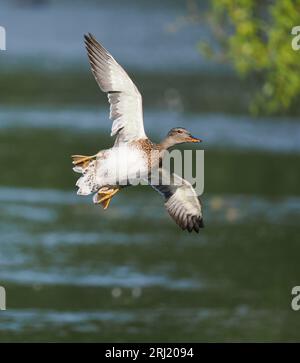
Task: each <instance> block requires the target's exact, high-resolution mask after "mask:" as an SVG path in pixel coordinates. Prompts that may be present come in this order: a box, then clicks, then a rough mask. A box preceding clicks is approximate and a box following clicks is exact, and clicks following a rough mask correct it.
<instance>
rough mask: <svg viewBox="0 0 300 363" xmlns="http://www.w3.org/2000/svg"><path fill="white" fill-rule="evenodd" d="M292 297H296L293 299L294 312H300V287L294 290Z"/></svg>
mask: <svg viewBox="0 0 300 363" xmlns="http://www.w3.org/2000/svg"><path fill="white" fill-rule="evenodd" d="M292 295H293V296H294V297H293V299H292V303H291V306H292V309H293V310H294V311H299V310H300V286H294V287H293V288H292Z"/></svg>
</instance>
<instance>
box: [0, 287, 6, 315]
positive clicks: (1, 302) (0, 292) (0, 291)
mask: <svg viewBox="0 0 300 363" xmlns="http://www.w3.org/2000/svg"><path fill="white" fill-rule="evenodd" d="M0 310H6V291H5V288H4V287H2V286H0Z"/></svg>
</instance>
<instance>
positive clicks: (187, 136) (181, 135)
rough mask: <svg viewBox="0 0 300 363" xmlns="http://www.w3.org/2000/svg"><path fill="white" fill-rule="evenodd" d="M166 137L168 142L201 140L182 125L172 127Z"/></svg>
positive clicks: (179, 142)
mask: <svg viewBox="0 0 300 363" xmlns="http://www.w3.org/2000/svg"><path fill="white" fill-rule="evenodd" d="M167 138H168V139H169V142H170V144H173V145H176V144H182V143H185V142H193V143H194V142H202V140H201V139H198V138H197V137H194V136H192V134H191V133H190V132H189V131H188V130H187V129H185V128H183V127H174V128H173V129H171V130H170V131H169V132H168V135H167Z"/></svg>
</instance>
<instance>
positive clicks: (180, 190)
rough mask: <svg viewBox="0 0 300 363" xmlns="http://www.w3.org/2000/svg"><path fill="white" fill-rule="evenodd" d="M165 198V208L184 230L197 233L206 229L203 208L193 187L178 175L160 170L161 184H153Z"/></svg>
mask: <svg viewBox="0 0 300 363" xmlns="http://www.w3.org/2000/svg"><path fill="white" fill-rule="evenodd" d="M151 186H152V188H153V189H155V190H156V191H158V192H159V193H160V194H161V195H162V196H163V197H164V198H165V207H166V209H167V211H168V213H169V214H170V216H171V217H172V218H173V219H174V221H175V222H176V223H177V224H178V225H179V226H180V227H181V228H182V229H183V230H185V229H187V230H188V231H189V232H192V231H193V230H194V231H196V232H197V233H198V232H199V230H200V228H203V227H204V224H203V215H202V206H201V202H200V199H199V198H198V196H197V194H196V192H195V189H194V188H193V186H192V185H191V184H190V183H189V182H188V181H187V180H185V179H183V178H181V177H180V176H179V175H177V174H171V178H170V174H169V172H168V171H166V170H164V169H161V170H160V183H157V184H151Z"/></svg>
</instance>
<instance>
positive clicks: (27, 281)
mask: <svg viewBox="0 0 300 363" xmlns="http://www.w3.org/2000/svg"><path fill="white" fill-rule="evenodd" d="M70 107H71V106H70ZM44 112H45V113H47V110H46V109H45V111H44ZM18 121H19V124H22V120H18ZM110 142H111V140H110V139H109V138H108V137H107V132H105V131H104V132H102V131H99V132H93V130H89V129H87V130H84V131H78V130H77V131H74V130H72V129H61V128H60V129H58V128H56V127H50V126H49V127H46V128H45V127H43V128H39V127H21V126H19V127H15V126H13V127H5V128H3V129H2V130H1V134H0V162H1V165H2V173H1V186H0V216H1V219H0V229H1V248H0V281H1V285H2V286H4V287H5V288H6V292H7V311H5V312H0V340H1V341H161V340H164V341H237V340H238V341H279V340H280V341H296V340H298V339H299V331H300V314H299V313H297V312H294V311H292V310H291V307H290V303H291V289H292V287H293V286H295V285H299V278H300V264H299V253H300V247H299V233H300V228H299V214H300V197H299V188H298V180H299V177H300V175H299V173H300V172H299V168H298V166H299V161H300V160H299V159H300V156H299V154H298V153H286V152H285V153H280V152H266V151H262V150H258V149H257V150H255V149H254V150H242V149H230V148H227V147H226V148H224V147H223V148H222V147H221V146H220V145H209V142H207V143H206V144H208V146H206V151H205V194H204V195H203V198H202V199H203V204H204V214H205V225H206V227H205V229H204V230H203V231H201V233H200V234H199V235H196V234H188V233H185V232H182V231H181V230H179V229H178V228H177V226H176V225H175V224H174V223H173V222H172V220H171V219H170V218H169V217H168V215H167V214H166V212H165V211H164V208H163V202H162V200H161V198H160V196H159V195H157V194H156V193H155V192H154V191H152V190H151V189H150V188H147V187H137V188H135V189H133V188H132V189H128V190H124V191H122V193H120V194H119V195H118V196H116V197H115V198H114V200H113V202H112V203H111V206H110V208H109V209H108V210H107V211H103V210H101V208H99V207H97V206H94V205H93V204H92V202H91V198H89V197H78V196H76V191H75V187H74V184H75V181H76V178H77V175H76V174H74V173H73V172H72V170H71V165H70V155H71V154H73V153H74V152H82V153H86V154H91V153H94V152H95V150H98V149H101V148H104V147H107V146H109V143H110Z"/></svg>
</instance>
